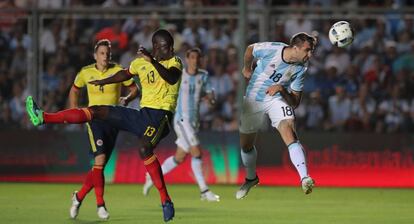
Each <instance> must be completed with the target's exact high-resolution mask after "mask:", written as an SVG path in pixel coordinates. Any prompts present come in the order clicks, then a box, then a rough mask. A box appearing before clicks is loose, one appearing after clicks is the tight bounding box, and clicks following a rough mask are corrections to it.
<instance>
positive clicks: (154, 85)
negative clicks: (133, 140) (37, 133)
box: [26, 29, 182, 222]
mask: <svg viewBox="0 0 414 224" xmlns="http://www.w3.org/2000/svg"><path fill="white" fill-rule="evenodd" d="M173 45H174V39H173V37H172V36H171V34H170V33H169V32H168V31H166V30H164V29H160V30H157V31H156V32H155V33H154V34H153V36H152V47H153V50H152V54H151V53H149V52H148V51H147V50H146V49H145V48H143V47H140V48H139V49H138V58H137V59H135V60H134V61H132V62H131V64H130V67H129V68H128V69H126V70H121V71H119V72H117V73H115V74H114V75H113V76H111V77H109V78H105V79H101V80H94V81H91V82H89V83H90V84H93V85H97V86H105V85H107V84H111V83H117V82H123V81H125V80H128V79H130V78H131V77H133V76H138V78H139V81H140V83H141V85H142V89H141V95H142V97H141V102H140V106H141V109H140V110H135V109H131V108H126V107H120V106H91V107H87V108H79V109H69V110H65V111H60V112H57V113H46V112H43V111H42V110H41V109H40V108H39V107H38V106H37V105H36V103H35V102H34V100H33V98H32V97H31V96H29V97H28V98H27V99H26V110H27V113H28V115H29V117H30V120H31V121H32V123H33V124H34V125H35V126H37V125H41V124H44V123H72V124H73V123H75V124H77V123H85V122H89V121H91V120H94V119H99V120H103V121H105V122H107V123H109V124H110V125H112V126H113V127H115V128H118V129H120V130H125V131H128V132H131V133H133V134H135V135H137V136H138V143H139V152H140V156H141V158H142V159H143V161H144V166H145V168H146V170H147V172H148V173H149V174H150V176H151V179H152V180H153V182H154V186H155V187H156V188H157V189H158V191H159V193H160V197H161V203H162V209H163V214H164V221H166V222H167V221H170V220H172V219H173V217H174V213H175V212H174V205H173V203H172V201H171V198H170V196H169V195H168V192H167V188H166V186H165V182H164V177H163V175H162V171H161V166H160V163H159V161H158V159H157V157H156V156H155V155H154V152H153V150H154V148H155V146H156V145H157V144H158V142H159V141H160V140H161V139H162V138H163V137H165V136H166V135H167V134H168V133H169V123H170V122H171V120H172V117H173V113H174V111H175V107H176V104H177V98H178V92H179V87H180V79H181V72H182V62H181V60H180V58H179V57H177V56H175V54H174V48H173Z"/></svg>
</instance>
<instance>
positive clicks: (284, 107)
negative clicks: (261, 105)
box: [266, 99, 295, 129]
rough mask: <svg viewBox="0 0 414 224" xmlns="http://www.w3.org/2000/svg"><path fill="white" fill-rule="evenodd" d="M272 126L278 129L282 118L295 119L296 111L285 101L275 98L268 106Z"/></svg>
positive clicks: (267, 111) (267, 112)
mask: <svg viewBox="0 0 414 224" xmlns="http://www.w3.org/2000/svg"><path fill="white" fill-rule="evenodd" d="M266 114H267V115H268V116H269V119H270V121H271V124H272V127H274V128H276V129H278V128H279V124H280V122H281V121H282V120H293V121H294V120H295V111H294V109H293V107H291V106H289V105H288V104H287V103H286V102H285V101H283V100H279V99H275V100H273V101H272V102H270V103H269V104H268V106H267V108H266Z"/></svg>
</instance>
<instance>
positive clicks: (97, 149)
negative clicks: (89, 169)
mask: <svg viewBox="0 0 414 224" xmlns="http://www.w3.org/2000/svg"><path fill="white" fill-rule="evenodd" d="M86 126H87V128H88V137H89V142H90V144H91V149H90V153H91V154H93V155H94V156H97V155H100V154H105V155H106V158H107V159H109V157H110V156H111V154H112V150H113V149H114V146H115V142H116V137H117V136H118V129H116V128H115V127H112V126H111V125H110V124H108V123H107V122H105V121H102V120H92V121H91V122H88V123H87V124H86Z"/></svg>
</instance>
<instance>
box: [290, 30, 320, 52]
mask: <svg viewBox="0 0 414 224" xmlns="http://www.w3.org/2000/svg"><path fill="white" fill-rule="evenodd" d="M305 42H308V43H309V44H310V47H311V48H312V49H313V48H315V45H316V38H315V37H314V36H312V35H309V34H307V33H305V32H300V33H297V34H295V35H293V36H292V38H291V39H290V44H289V45H290V46H291V47H292V46H299V47H300V46H302V44H303V43H305Z"/></svg>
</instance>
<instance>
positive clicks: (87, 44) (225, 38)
mask: <svg viewBox="0 0 414 224" xmlns="http://www.w3.org/2000/svg"><path fill="white" fill-rule="evenodd" d="M30 2H31V1H19V0H15V1H12V0H8V1H4V2H2V3H0V10H1V8H7V7H28V6H30ZM85 2H87V4H86V3H85ZM235 2H237V1H219V0H217V1H213V0H211V1H207V0H200V1H185V0H183V1H179V0H170V1H167V0H165V1H161V0H160V1H145V0H136V1H133V0H106V1H103V0H100V1H99V0H96V1H80V0H68V1H65V0H61V1H51V0H50V1H47V0H39V1H38V4H39V7H46V8H47V7H50V8H60V7H64V6H90V5H100V6H102V7H113V6H125V5H152V4H163V5H170V6H177V5H178V6H179V5H184V6H192V5H211V6H217V5H223V4H230V5H232V4H233V5H234V4H235ZM249 2H251V3H250V4H256V3H257V4H265V2H266V1H264V0H262V1H260V0H256V1H249ZM270 2H271V3H273V2H276V1H270ZM277 2H279V1H277ZM280 2H282V3H283V2H284V1H280ZM287 2H289V1H287ZM303 2H306V4H308V5H317V6H336V5H338V4H339V3H337V2H339V1H316V0H315V1H313V0H309V1H294V2H293V3H286V4H302V3H303ZM327 2H328V3H329V4H328V5H325V3H327ZM340 2H341V4H344V2H346V3H347V4H355V5H358V4H365V5H369V4H368V3H369V2H375V3H376V4H377V5H379V6H387V4H393V6H394V5H395V4H399V6H400V7H401V5H403V4H409V5H410V4H412V1H361V2H363V3H360V2H359V1H340ZM25 3H27V4H25ZM275 4H276V3H275ZM373 4H374V3H373ZM381 4H382V5H381ZM0 13H1V11H0ZM22 15H24V11H22ZM0 18H2V17H0ZM3 18H4V17H3ZM18 18H19V17H18V16H17V17H13V18H10V19H7V20H4V19H0V107H1V109H0V129H11V128H14V129H18V128H28V127H30V126H29V125H28V121H27V118H26V117H25V108H24V99H25V97H26V96H27V95H28V94H29V93H28V86H27V79H28V77H27V73H28V72H27V70H28V69H29V68H28V66H29V64H30V63H29V60H28V56H29V55H28V52H30V51H29V49H30V48H31V45H32V44H33V43H32V39H31V36H30V35H29V34H28V32H27V30H28V28H27V20H24V19H18ZM333 22H335V21H333V20H323V19H313V20H308V19H305V16H304V15H300V14H297V15H296V17H291V19H288V20H285V21H279V22H277V23H275V27H273V31H271V33H270V36H269V38H268V40H259V35H258V33H259V31H258V26H257V24H254V23H251V24H250V25H249V26H248V36H247V41H248V43H254V42H258V41H282V42H285V43H288V42H289V40H288V39H287V37H290V36H291V35H292V34H294V33H297V32H308V33H312V34H314V35H316V36H317V37H318V47H317V49H316V52H315V54H314V57H313V58H312V59H311V61H310V66H309V70H308V75H307V78H306V81H305V95H304V99H303V102H302V103H301V106H300V107H298V108H297V109H296V110H295V113H296V116H297V118H298V122H297V126H298V128H300V129H306V130H313V131H365V132H408V131H414V92H413V91H410V89H414V63H413V62H414V41H413V36H414V24H413V17H412V15H409V14H407V15H405V14H397V16H395V14H393V16H390V17H388V16H387V15H383V16H382V17H378V18H377V19H355V20H350V22H351V24H352V25H353V27H354V29H355V31H356V35H355V40H354V43H353V44H352V45H351V47H349V48H347V49H340V48H336V47H333V46H332V45H331V44H330V42H329V40H328V37H327V34H328V30H329V28H330V26H331V25H332V24H333ZM158 28H166V29H168V30H169V31H170V32H171V33H172V34H173V36H174V39H175V45H174V48H175V51H176V52H177V53H178V55H179V56H180V57H182V58H183V57H184V55H185V52H186V50H187V49H189V48H190V47H193V46H198V47H200V48H201V49H202V51H203V52H204V56H205V57H204V61H203V66H202V67H204V68H205V69H207V70H208V71H209V73H210V77H211V82H212V85H213V88H214V89H215V92H216V95H217V104H216V105H215V107H211V106H210V105H209V104H208V103H207V102H203V103H202V104H201V108H200V119H201V129H202V130H218V131H235V130H238V118H237V115H238V110H239V109H238V104H237V91H238V86H239V85H240V80H241V74H240V72H239V69H240V65H239V64H238V56H237V55H238V51H242V52H243V51H244V49H241V48H239V47H238V46H239V44H238V40H239V39H238V31H237V30H238V28H237V20H233V19H216V20H201V19H188V20H173V21H168V20H164V19H162V18H161V17H159V16H157V14H153V15H152V16H150V17H149V18H148V19H145V20H139V19H135V18H132V19H126V20H125V19H123V20H108V19H75V17H74V18H67V19H54V20H45V21H44V30H42V31H41V32H40V36H39V47H40V50H41V51H42V52H43V55H44V60H43V65H42V67H43V68H44V69H43V71H42V73H41V74H40V77H39V85H40V91H42V94H41V95H43V97H42V100H43V101H42V102H41V104H42V106H43V108H44V109H45V110H46V111H57V110H61V109H64V108H65V107H66V106H67V98H68V97H67V94H68V92H69V89H70V87H71V86H72V83H73V79H74V77H75V75H76V73H77V72H78V71H79V70H80V68H81V67H83V66H85V65H88V64H91V63H93V57H92V55H91V53H90V52H91V49H92V47H93V44H94V43H95V42H96V40H98V39H101V38H108V39H110V40H111V41H112V47H113V55H112V59H113V61H115V62H118V63H120V64H121V65H122V66H128V64H129V62H130V61H131V60H132V59H133V58H134V57H135V55H136V51H137V49H138V46H139V45H142V46H144V47H146V48H147V49H149V50H150V48H151V41H150V40H151V38H150V37H151V34H152V32H153V31H155V30H156V29H158ZM315 30H316V31H315ZM317 31H318V32H317ZM269 127H270V126H269V125H267V126H266V125H264V129H267V128H269Z"/></svg>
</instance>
